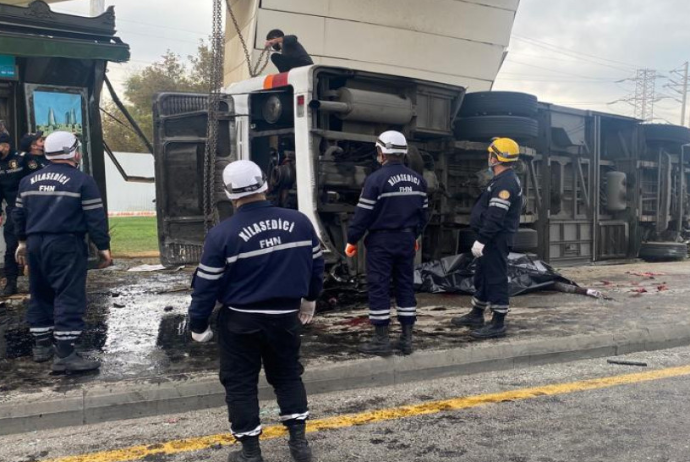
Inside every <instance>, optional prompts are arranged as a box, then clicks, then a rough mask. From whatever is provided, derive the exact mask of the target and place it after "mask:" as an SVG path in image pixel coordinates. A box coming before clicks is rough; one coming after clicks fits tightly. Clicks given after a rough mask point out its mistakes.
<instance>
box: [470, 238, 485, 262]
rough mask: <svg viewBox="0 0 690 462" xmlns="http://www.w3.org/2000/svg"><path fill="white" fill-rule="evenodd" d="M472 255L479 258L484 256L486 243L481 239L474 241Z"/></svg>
mask: <svg viewBox="0 0 690 462" xmlns="http://www.w3.org/2000/svg"><path fill="white" fill-rule="evenodd" d="M472 255H474V258H479V257H483V256H484V244H482V243H481V242H479V241H474V244H473V245H472Z"/></svg>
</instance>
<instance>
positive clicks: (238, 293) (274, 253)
mask: <svg viewBox="0 0 690 462" xmlns="http://www.w3.org/2000/svg"><path fill="white" fill-rule="evenodd" d="M317 266H319V267H320V268H317ZM322 271H323V259H322V252H321V249H320V244H319V240H318V238H317V236H316V232H315V231H314V227H313V226H312V224H311V222H310V221H309V219H308V218H307V217H306V216H305V215H303V214H302V213H300V212H298V211H295V210H289V209H283V208H279V207H274V206H272V205H271V203H270V202H268V201H259V202H252V203H249V204H245V205H243V206H242V207H240V208H239V209H238V210H237V212H236V213H235V215H233V216H232V217H231V218H229V219H227V220H225V221H224V222H222V223H221V224H219V225H218V226H216V227H215V228H213V229H212V230H211V232H210V233H209V234H208V236H207V237H206V244H205V248H204V258H203V259H202V262H201V264H200V265H199V269H198V270H197V273H196V277H195V281H194V287H195V289H203V285H204V284H205V283H206V282H207V281H209V282H214V281H217V280H218V279H222V284H221V287H220V293H219V294H218V300H219V301H220V302H221V303H222V304H223V305H224V306H227V307H229V308H231V309H233V310H235V311H247V312H251V313H263V314H283V313H289V312H296V311H298V310H299V306H300V302H301V299H302V298H307V297H310V299H315V298H316V297H317V296H318V294H319V293H320V291H321V287H322V283H321V281H320V278H321V274H322ZM315 278H316V279H319V281H316V280H314V279H315ZM312 292H313V293H312ZM203 293H204V291H203V290H197V291H195V297H196V296H197V295H196V294H203ZM200 296H202V295H200ZM202 297H203V296H202ZM193 308H194V301H193V302H192V308H190V311H192V310H193Z"/></svg>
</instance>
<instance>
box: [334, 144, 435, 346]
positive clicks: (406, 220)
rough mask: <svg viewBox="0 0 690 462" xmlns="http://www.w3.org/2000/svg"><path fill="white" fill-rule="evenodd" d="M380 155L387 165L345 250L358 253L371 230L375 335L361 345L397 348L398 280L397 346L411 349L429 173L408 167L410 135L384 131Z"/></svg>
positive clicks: (372, 184) (363, 199) (371, 185)
mask: <svg viewBox="0 0 690 462" xmlns="http://www.w3.org/2000/svg"><path fill="white" fill-rule="evenodd" d="M376 151H377V155H378V156H377V160H378V162H379V163H380V164H381V165H382V167H381V168H380V169H379V170H377V171H375V172H374V173H372V174H371V175H369V176H368V177H367V179H366V181H365V182H364V188H363V190H362V194H361V196H360V198H359V203H358V204H357V209H356V211H355V216H354V218H353V219H352V223H351V224H350V228H349V230H348V235H347V247H346V248H345V254H346V255H347V256H348V257H353V256H354V255H356V254H357V243H358V242H359V241H360V240H361V239H362V238H363V237H364V234H365V233H367V232H368V235H367V237H366V239H365V240H364V245H365V246H366V248H367V255H366V262H367V285H368V289H369V320H370V322H371V324H373V325H374V330H375V334H374V337H373V338H372V339H371V340H370V341H368V342H366V343H364V344H362V345H360V348H359V351H360V352H362V353H366V354H372V355H379V356H388V355H390V354H392V352H393V350H392V348H391V344H390V340H389V338H388V329H389V325H390V310H391V299H390V285H391V278H393V279H394V281H395V301H396V304H397V307H396V310H397V314H398V320H399V321H400V325H401V327H402V335H401V337H400V340H399V341H398V342H397V344H396V345H395V348H396V349H398V350H400V351H401V352H402V353H403V354H406V355H407V354H411V353H412V351H413V347H412V329H413V326H414V323H415V321H416V319H417V318H416V314H417V300H416V299H415V296H414V287H413V285H414V257H415V253H416V251H417V250H418V248H419V244H418V243H417V239H418V238H419V236H421V235H422V232H423V230H424V228H425V227H426V224H427V222H428V220H429V216H428V211H429V199H428V198H427V185H426V181H425V180H424V178H423V177H422V176H421V175H419V174H417V173H416V172H414V171H413V170H410V169H409V168H407V167H405V165H404V164H403V157H404V156H405V155H406V154H407V140H406V139H405V136H404V135H403V134H402V133H400V132H396V131H387V132H384V133H382V134H381V135H380V136H379V138H378V140H376Z"/></svg>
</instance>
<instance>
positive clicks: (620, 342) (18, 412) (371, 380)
mask: <svg viewBox="0 0 690 462" xmlns="http://www.w3.org/2000/svg"><path fill="white" fill-rule="evenodd" d="M685 345H690V323H689V324H675V325H670V326H658V327H657V326H654V327H649V328H645V329H637V330H627V331H621V332H616V333H603V334H591V335H573V336H566V337H558V338H548V339H542V340H515V339H510V338H508V339H505V340H500V341H492V342H488V343H477V344H469V345H464V346H463V347H461V348H455V349H448V350H439V351H420V352H417V353H415V354H413V355H411V356H405V357H403V356H394V357H391V358H373V359H360V360H352V361H347V362H343V363H339V364H329V365H324V366H316V367H311V368H309V367H308V368H307V371H306V372H305V374H304V382H305V385H306V387H307V391H308V393H311V394H316V393H327V392H333V391H342V390H352V389H358V388H368V387H374V386H386V385H395V384H401V383H406V382H413V381H420V380H428V379H434V378H443V377H450V376H458V375H468V374H476V373H480V372H489V371H499V370H506V369H512V368H520V367H529V366H535V365H543V364H552V363H559V362H567V361H575V360H580V359H591V358H600V357H605V356H617V355H624V354H629V353H634V352H639V351H653V350H661V349H667V348H674V347H679V346H685ZM259 387H260V393H259V394H260V398H261V399H270V398H272V397H273V394H272V391H271V389H270V387H269V386H268V384H267V383H266V381H265V379H264V378H262V379H261V382H260V384H259ZM224 398H225V397H224V391H223V388H222V387H221V385H220V383H219V382H218V378H217V375H216V374H206V375H201V376H197V377H194V378H168V379H162V380H160V379H159V381H158V383H145V384H142V383H141V382H120V383H114V384H110V385H105V386H102V385H99V386H95V387H93V386H92V387H89V388H87V387H85V388H83V389H82V390H77V391H73V392H71V393H66V394H65V395H64V396H60V397H59V398H53V399H50V400H44V401H38V402H21V403H5V404H0V435H9V434H15V433H24V432H30V431H36V430H43V429H49V428H59V427H67V426H74V425H83V424H93V423H98V422H107V421H113V420H124V419H134V418H140V417H147V416H154V415H161V414H171V413H179V412H186V411H192V410H199V409H205V408H212V407H219V406H223V405H224V404H225V399H224Z"/></svg>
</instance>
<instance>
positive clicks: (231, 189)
mask: <svg viewBox="0 0 690 462" xmlns="http://www.w3.org/2000/svg"><path fill="white" fill-rule="evenodd" d="M223 183H225V194H227V195H228V198H229V199H230V200H237V199H239V198H241V197H245V196H251V195H252V194H259V193H263V192H266V191H267V190H268V183H267V182H266V175H264V172H262V171H261V169H260V168H259V166H258V165H256V164H255V163H254V162H252V161H250V160H237V161H235V162H233V163H231V164H229V165H228V166H227V167H225V170H223Z"/></svg>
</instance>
